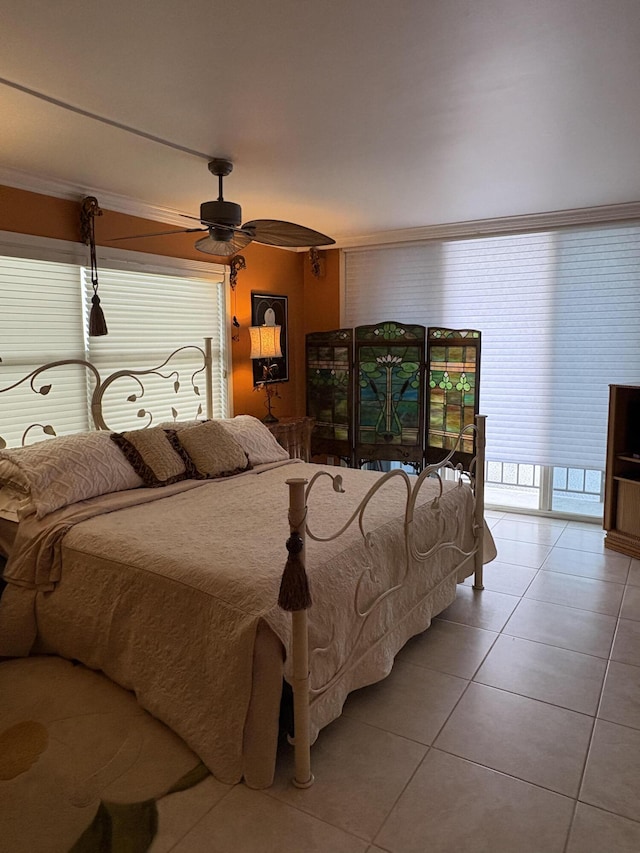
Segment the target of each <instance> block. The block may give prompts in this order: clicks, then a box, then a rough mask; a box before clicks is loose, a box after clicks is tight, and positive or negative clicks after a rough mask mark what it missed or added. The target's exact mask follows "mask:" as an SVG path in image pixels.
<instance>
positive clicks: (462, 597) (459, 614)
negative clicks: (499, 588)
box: [439, 584, 520, 631]
mask: <svg viewBox="0 0 640 853" xmlns="http://www.w3.org/2000/svg"><path fill="white" fill-rule="evenodd" d="M518 601H520V599H519V598H517V597H516V596H515V595H505V594H504V593H501V592H492V590H490V589H484V590H475V589H472V588H471V587H468V586H465V585H464V584H461V585H459V586H458V590H457V594H456V600H455V601H454V602H453V604H450V605H449V607H447V609H446V610H443V611H442V613H441V614H440V617H439V618H440V619H446V620H448V621H449V622H460V623H461V624H463V625H471V626H472V627H474V628H485V629H486V630H487V631H501V630H502V628H503V627H504V626H505V624H506V622H507V620H508V618H509V616H511V614H512V613H513V611H514V609H515V607H516V605H517V604H518Z"/></svg>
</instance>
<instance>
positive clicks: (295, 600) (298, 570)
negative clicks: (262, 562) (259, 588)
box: [278, 532, 311, 612]
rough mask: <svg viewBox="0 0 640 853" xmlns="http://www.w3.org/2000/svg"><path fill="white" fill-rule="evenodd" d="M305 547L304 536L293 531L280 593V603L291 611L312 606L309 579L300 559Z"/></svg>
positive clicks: (284, 608)
mask: <svg viewBox="0 0 640 853" xmlns="http://www.w3.org/2000/svg"><path fill="white" fill-rule="evenodd" d="M303 548H304V543H303V541H302V536H300V534H299V533H298V532H294V533H292V534H291V536H290V537H289V538H288V539H287V551H288V552H289V556H288V557H287V562H286V563H285V567H284V572H283V573H282V580H281V581H280V594H279V595H278V605H279V606H280V607H281V608H282V609H283V610H288V611H289V612H293V611H294V610H308V609H309V608H310V607H311V593H310V591H309V580H308V578H307V573H306V571H305V569H304V565H303V563H302V560H301V559H300V554H301V553H302V550H303Z"/></svg>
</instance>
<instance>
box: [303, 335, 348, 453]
mask: <svg viewBox="0 0 640 853" xmlns="http://www.w3.org/2000/svg"><path fill="white" fill-rule="evenodd" d="M352 346H353V332H352V330H351V329H338V330H336V331H332V332H317V333H313V334H309V335H307V414H308V415H309V416H310V417H312V418H315V422H316V423H315V427H314V431H313V436H312V440H311V448H312V454H318V453H326V454H330V455H331V454H333V455H336V456H347V457H350V456H351V446H352V441H351V362H352Z"/></svg>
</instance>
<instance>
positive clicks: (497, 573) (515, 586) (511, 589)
mask: <svg viewBox="0 0 640 853" xmlns="http://www.w3.org/2000/svg"><path fill="white" fill-rule="evenodd" d="M537 572H538V569H528V568H526V567H525V566H512V565H510V564H509V563H500V562H498V561H497V560H494V561H493V562H492V563H487V565H486V566H484V570H483V573H482V574H483V581H484V586H485V589H490V590H493V591H494V592H506V593H507V594H508V595H523V594H524V593H525V592H526V590H527V587H528V586H529V584H530V583H531V581H532V580H533V579H534V578H535V576H536V574H537ZM464 584H465V586H473V576H471V577H469V578H467V579H466V580H465V582H464Z"/></svg>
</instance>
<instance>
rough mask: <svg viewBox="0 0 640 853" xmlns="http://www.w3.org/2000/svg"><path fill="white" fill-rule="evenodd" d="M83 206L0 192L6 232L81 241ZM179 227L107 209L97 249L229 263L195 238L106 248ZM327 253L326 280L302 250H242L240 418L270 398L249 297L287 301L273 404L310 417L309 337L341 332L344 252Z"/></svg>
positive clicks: (0, 222) (0, 225) (260, 410)
mask: <svg viewBox="0 0 640 853" xmlns="http://www.w3.org/2000/svg"><path fill="white" fill-rule="evenodd" d="M81 200H82V199H81V197H80V196H78V201H77V202H76V201H72V200H68V199H59V198H52V197H50V196H46V195H41V194H39V193H32V192H27V191H25V190H19V189H14V188H12V187H3V186H0V230H2V231H16V232H19V233H22V234H34V235H36V236H40V237H53V238H56V239H59V240H72V241H74V242H79V240H80V234H79V211H80V202H81ZM98 201H100V199H98ZM173 227H175V228H176V230H177V229H178V227H179V226H172V225H167V226H166V229H165V227H164V226H163V224H162V223H158V222H155V221H151V220H147V219H141V218H139V217H136V216H129V215H127V214H124V213H116V212H114V211H108V210H105V211H104V214H103V215H102V216H101V217H99V218H98V219H96V227H95V231H96V243H97V244H98V245H111V246H114V245H115V246H119V247H121V248H126V249H129V250H131V251H141V252H149V253H152V254H156V255H166V256H169V257H176V258H188V259H190V260H195V261H201V262H203V263H207V262H211V263H226V262H227V261H226V259H225V258H216V257H213V256H211V255H206V254H203V253H202V252H198V251H197V249H195V248H194V243H195V235H194V234H172V235H170V236H166V237H153V238H146V239H144V240H131V241H127V242H126V243H122V244H117V243H109V244H108V243H107V240H108V239H110V238H112V237H116V236H118V237H120V236H126V235H128V234H141V233H142V234H145V233H147V232H153V231H162V230H170V229H171V228H173ZM321 254H322V258H323V272H322V276H321V277H320V278H314V277H313V276H312V275H311V268H310V264H309V259H308V256H307V254H306V253H304V252H291V251H286V250H284V249H276V248H273V247H270V246H262V245H260V244H258V243H251V244H250V245H249V246H247V247H246V248H245V249H243V250H242V255H243V256H244V258H245V260H246V269H244V270H240V271H239V272H238V277H237V287H236V290H235V294H234V293H232V294H231V313H232V314H235V315H236V316H237V318H238V321H239V323H240V330H239V336H240V340H239V341H237V342H234V343H233V344H232V361H233V406H234V411H235V413H236V414H240V413H247V414H252V415H256V417H262V415H263V414H264V412H265V408H264V399H265V397H264V393H263V392H262V391H255V392H254V390H253V374H252V369H251V359H250V358H249V352H250V344H249V332H248V327H249V326H250V324H251V291H256V292H264V293H277V294H284V295H286V296H288V298H289V301H288V308H289V316H288V323H289V377H290V379H289V382H283V383H280V384H279V385H278V392H279V394H280V399H276V400H274V402H273V409H274V412H275V414H276V415H278V416H285V415H296V414H304V411H305V377H304V337H305V334H306V333H307V332H317V331H325V330H327V329H332V328H338V326H339V323H340V305H339V252H338V251H337V250H335V249H334V250H329V251H327V252H322V253H321ZM234 303H235V304H234Z"/></svg>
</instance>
